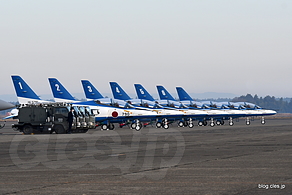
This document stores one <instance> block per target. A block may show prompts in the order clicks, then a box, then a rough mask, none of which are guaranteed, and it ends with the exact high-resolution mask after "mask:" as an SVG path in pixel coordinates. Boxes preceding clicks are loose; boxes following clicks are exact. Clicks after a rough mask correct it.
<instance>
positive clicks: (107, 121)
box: [49, 78, 157, 131]
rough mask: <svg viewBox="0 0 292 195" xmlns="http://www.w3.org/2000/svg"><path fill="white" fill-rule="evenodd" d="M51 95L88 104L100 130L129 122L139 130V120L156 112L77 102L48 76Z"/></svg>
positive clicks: (153, 116) (57, 100) (54, 79)
mask: <svg viewBox="0 0 292 195" xmlns="http://www.w3.org/2000/svg"><path fill="white" fill-rule="evenodd" d="M49 83H50V86H51V89H52V93H53V96H54V98H55V101H56V102H64V101H66V102H68V101H70V102H74V104H75V105H88V106H91V109H93V110H96V113H95V114H96V122H99V123H101V128H102V130H107V129H110V130H112V129H114V124H113V123H119V124H121V123H131V127H132V128H134V129H136V130H137V131H139V130H140V129H141V128H142V127H143V125H142V124H141V122H140V120H147V119H148V120H150V119H152V118H155V117H156V115H157V113H156V112H152V111H148V110H141V109H136V108H119V107H113V106H109V105H105V104H100V102H96V101H87V102H78V103H77V100H76V99H75V98H74V97H73V96H72V95H71V94H70V93H69V92H68V91H67V89H66V88H65V87H64V86H63V85H62V84H61V83H60V82H59V81H58V80H57V79H56V78H49Z"/></svg>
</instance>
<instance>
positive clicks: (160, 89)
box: [156, 85, 176, 101]
mask: <svg viewBox="0 0 292 195" xmlns="http://www.w3.org/2000/svg"><path fill="white" fill-rule="evenodd" d="M156 87H157V91H158V94H159V97H160V99H161V100H173V101H176V100H175V99H174V98H173V97H172V95H170V93H169V92H168V91H167V90H166V89H165V88H164V87H163V86H161V85H158V86H156Z"/></svg>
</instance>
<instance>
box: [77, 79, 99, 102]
mask: <svg viewBox="0 0 292 195" xmlns="http://www.w3.org/2000/svg"><path fill="white" fill-rule="evenodd" d="M81 83H82V86H83V90H84V93H85V96H86V99H87V100H96V99H100V98H104V97H103V96H102V95H101V94H100V93H99V91H98V90H97V89H96V88H95V87H94V86H93V85H92V84H91V82H90V81H88V80H81Z"/></svg>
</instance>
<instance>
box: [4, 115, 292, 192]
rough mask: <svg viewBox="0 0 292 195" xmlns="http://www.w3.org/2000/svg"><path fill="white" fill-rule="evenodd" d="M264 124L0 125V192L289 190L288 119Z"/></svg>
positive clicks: (291, 130)
mask: <svg viewBox="0 0 292 195" xmlns="http://www.w3.org/2000/svg"><path fill="white" fill-rule="evenodd" d="M266 122H267V123H266V124H265V125H261V124H260V121H259V120H257V121H252V123H251V125H250V126H246V125H245V124H244V121H243V120H242V121H240V122H236V123H235V125H234V126H232V127H230V126H228V125H224V126H216V127H210V126H207V127H197V126H195V127H194V128H192V129H190V128H187V127H186V128H178V127H176V125H173V126H171V127H170V129H168V130H165V129H156V128H153V127H146V128H143V129H142V130H141V131H140V132H136V131H133V130H130V129H128V128H122V129H120V128H116V129H115V130H114V131H100V130H90V131H89V132H88V133H86V134H64V135H56V134H52V135H48V134H47V135H22V134H21V133H19V132H15V131H13V130H12V129H11V122H9V123H7V124H6V126H5V127H4V128H3V129H0V175H1V177H0V194H82V195H85V194H86V195H88V194H239V195H243V194H289V193H292V187H291V186H292V120H291V119H286V120H280V119H271V120H267V121H266Z"/></svg>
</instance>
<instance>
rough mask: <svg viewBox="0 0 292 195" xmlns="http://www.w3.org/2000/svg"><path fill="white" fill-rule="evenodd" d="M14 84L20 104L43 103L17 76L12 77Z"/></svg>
mask: <svg viewBox="0 0 292 195" xmlns="http://www.w3.org/2000/svg"><path fill="white" fill-rule="evenodd" d="M11 78H12V82H13V85H14V89H15V92H16V95H17V99H18V102H19V103H20V104H28V103H33V102H41V101H42V100H41V98H40V97H39V96H38V95H37V94H36V93H35V92H34V91H33V90H32V89H31V88H30V86H29V85H28V84H27V83H26V82H25V81H24V80H23V79H22V78H21V77H20V76H17V75H12V76H11Z"/></svg>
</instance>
